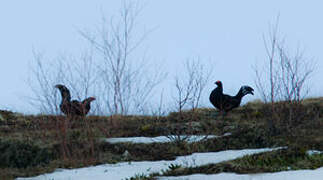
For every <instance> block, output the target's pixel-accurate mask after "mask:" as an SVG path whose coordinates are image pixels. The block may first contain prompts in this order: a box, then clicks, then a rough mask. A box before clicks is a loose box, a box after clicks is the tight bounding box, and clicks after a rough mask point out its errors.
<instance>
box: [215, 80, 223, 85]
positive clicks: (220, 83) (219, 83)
mask: <svg viewBox="0 0 323 180" xmlns="http://www.w3.org/2000/svg"><path fill="white" fill-rule="evenodd" d="M214 84H216V85H217V86H222V82H221V81H216V82H215V83H214Z"/></svg>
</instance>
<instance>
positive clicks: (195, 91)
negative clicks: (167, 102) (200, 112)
mask: <svg viewBox="0 0 323 180" xmlns="http://www.w3.org/2000/svg"><path fill="white" fill-rule="evenodd" d="M184 68H185V69H184V71H183V72H181V74H177V75H176V76H175V92H176V93H175V94H176V95H174V104H175V106H174V109H175V110H176V112H178V116H177V119H179V123H178V124H176V125H175V127H173V128H171V132H170V134H173V135H174V136H170V137H169V138H170V139H171V140H172V141H174V142H181V141H185V140H186V139H188V138H190V136H189V135H191V134H192V133H193V131H194V128H193V127H192V121H194V120H195V119H196V110H197V108H198V107H199V105H200V103H201V97H202V94H203V92H204V90H205V87H206V85H207V83H208V81H209V77H210V75H211V73H212V68H211V66H206V65H205V64H202V63H201V60H200V59H199V58H196V59H187V60H186V61H185V63H184ZM184 110H186V111H187V110H189V111H187V112H184ZM185 121H187V123H186V124H185V125H182V124H180V123H183V122H185ZM185 134H186V135H185ZM181 135H184V136H181Z"/></svg>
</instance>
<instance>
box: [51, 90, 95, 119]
mask: <svg viewBox="0 0 323 180" xmlns="http://www.w3.org/2000/svg"><path fill="white" fill-rule="evenodd" d="M55 88H57V89H58V90H59V91H60V93H61V96H62V102H61V104H60V105H59V107H60V110H61V111H62V113H64V114H65V115H67V116H86V115H87V113H88V112H89V111H90V109H91V102H92V101H94V100H95V97H88V98H86V99H84V100H83V101H82V102H80V101H78V100H72V101H71V94H70V91H69V89H68V88H67V87H66V86H64V85H62V84H57V85H55Z"/></svg>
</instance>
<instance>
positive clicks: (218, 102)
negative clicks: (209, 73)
mask: <svg viewBox="0 0 323 180" xmlns="http://www.w3.org/2000/svg"><path fill="white" fill-rule="evenodd" d="M215 84H216V85H217V87H216V88H215V89H214V90H213V91H212V92H211V94H210V98H209V99H210V102H211V103H212V104H213V106H214V107H216V108H217V109H219V110H220V111H221V112H223V111H224V112H225V113H227V112H229V111H231V110H232V109H234V108H237V107H239V106H240V103H241V99H242V97H244V96H245V95H247V94H252V95H253V91H254V90H253V88H251V87H250V86H241V88H240V90H239V92H238V93H237V95H235V96H230V95H227V94H223V86H222V82H221V81H216V82H215Z"/></svg>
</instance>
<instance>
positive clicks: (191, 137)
mask: <svg viewBox="0 0 323 180" xmlns="http://www.w3.org/2000/svg"><path fill="white" fill-rule="evenodd" d="M230 135H231V134H230V133H226V134H224V135H222V136H215V135H180V136H176V135H169V136H157V137H121V138H105V139H103V141H105V142H108V143H111V144H115V143H125V142H129V143H144V144H150V143H167V142H172V141H174V139H178V138H179V139H183V140H185V141H187V142H190V143H192V142H198V141H201V140H204V139H212V138H219V137H224V136H230Z"/></svg>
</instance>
